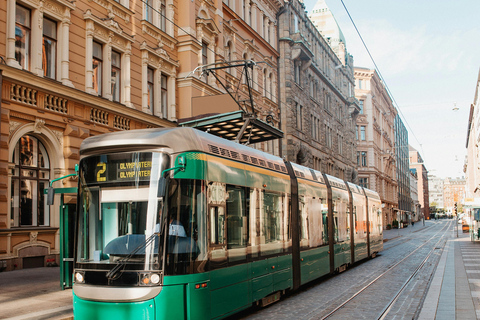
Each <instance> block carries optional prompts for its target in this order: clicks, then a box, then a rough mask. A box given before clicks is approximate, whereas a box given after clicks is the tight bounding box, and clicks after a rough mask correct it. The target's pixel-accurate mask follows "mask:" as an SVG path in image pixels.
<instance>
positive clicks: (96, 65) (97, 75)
mask: <svg viewBox="0 0 480 320" xmlns="http://www.w3.org/2000/svg"><path fill="white" fill-rule="evenodd" d="M92 69H93V77H92V86H93V89H94V90H95V92H97V94H98V95H99V96H101V95H102V62H101V61H100V60H97V59H93V61H92Z"/></svg>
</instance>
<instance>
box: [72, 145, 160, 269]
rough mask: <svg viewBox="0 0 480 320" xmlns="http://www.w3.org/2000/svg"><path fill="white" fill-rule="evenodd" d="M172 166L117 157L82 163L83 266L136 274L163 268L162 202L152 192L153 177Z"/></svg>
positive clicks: (156, 156) (146, 157)
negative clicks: (120, 266)
mask: <svg viewBox="0 0 480 320" xmlns="http://www.w3.org/2000/svg"><path fill="white" fill-rule="evenodd" d="M168 160H169V159H168V157H167V156H166V155H163V154H160V153H121V154H120V153H119V154H108V155H98V156H90V157H86V158H84V159H82V160H81V161H80V172H79V176H80V179H79V180H80V186H79V188H80V191H81V194H80V200H79V201H80V207H79V211H78V214H79V226H78V238H77V241H78V249H77V250H78V255H77V257H78V261H79V262H81V263H84V264H89V263H95V264H103V265H118V264H119V263H123V264H125V265H128V267H127V268H129V269H134V270H153V269H155V270H158V269H160V268H161V267H162V265H163V263H162V261H161V257H162V253H161V248H162V246H163V243H162V241H163V239H164V237H160V236H159V232H160V230H163V228H161V227H160V224H159V222H160V221H161V220H160V217H161V216H162V211H161V209H162V208H163V201H162V200H159V199H158V198H157V192H150V191H151V190H150V188H149V187H150V184H152V185H151V186H152V188H157V187H158V185H157V184H158V179H156V178H154V177H158V176H159V175H160V172H161V171H162V170H164V169H165V168H166V167H168ZM122 259H123V260H122ZM110 267H111V266H109V267H108V268H110Z"/></svg>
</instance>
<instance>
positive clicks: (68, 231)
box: [60, 195, 77, 290]
mask: <svg viewBox="0 0 480 320" xmlns="http://www.w3.org/2000/svg"><path fill="white" fill-rule="evenodd" d="M76 211H77V205H76V204H63V195H62V204H61V208H60V220H61V221H60V287H61V289H62V290H65V289H68V288H71V287H72V285H73V279H72V275H73V250H74V235H75V213H76ZM62 218H63V219H62ZM62 220H63V221H62Z"/></svg>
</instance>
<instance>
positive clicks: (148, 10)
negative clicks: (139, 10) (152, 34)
mask: <svg viewBox="0 0 480 320" xmlns="http://www.w3.org/2000/svg"><path fill="white" fill-rule="evenodd" d="M145 20H147V21H148V22H150V23H152V24H153V0H145Z"/></svg>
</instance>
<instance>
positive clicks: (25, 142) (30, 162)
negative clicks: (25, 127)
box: [20, 136, 37, 167]
mask: <svg viewBox="0 0 480 320" xmlns="http://www.w3.org/2000/svg"><path fill="white" fill-rule="evenodd" d="M36 151H37V139H36V138H33V137H31V136H23V137H21V138H20V164H21V165H22V166H30V167H36V166H37V152H36Z"/></svg>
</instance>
